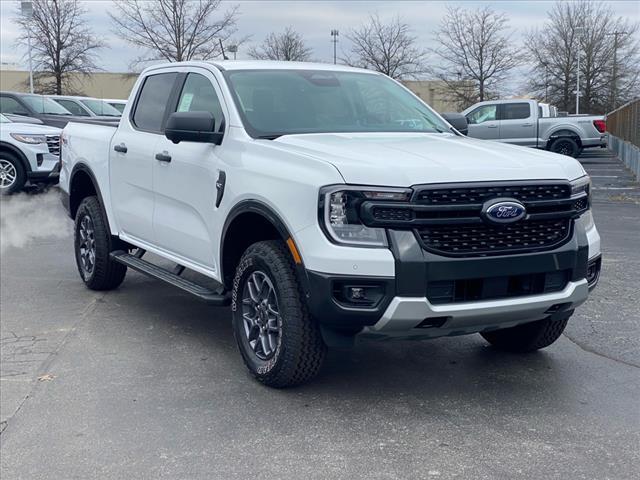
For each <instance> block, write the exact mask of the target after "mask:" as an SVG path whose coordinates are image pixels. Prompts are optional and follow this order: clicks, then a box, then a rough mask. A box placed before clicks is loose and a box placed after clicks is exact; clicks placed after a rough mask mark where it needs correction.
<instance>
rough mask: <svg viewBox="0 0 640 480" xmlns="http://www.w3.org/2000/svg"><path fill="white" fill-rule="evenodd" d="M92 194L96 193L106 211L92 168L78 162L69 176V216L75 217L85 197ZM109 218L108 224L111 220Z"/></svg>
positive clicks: (101, 206)
mask: <svg viewBox="0 0 640 480" xmlns="http://www.w3.org/2000/svg"><path fill="white" fill-rule="evenodd" d="M91 195H96V196H97V197H98V201H99V202H100V208H102V211H103V213H104V202H103V200H102V194H101V193H100V187H99V186H98V181H97V180H96V176H95V175H94V173H93V171H92V170H91V168H90V167H89V166H88V165H86V164H85V163H77V164H76V165H75V166H74V167H73V170H71V175H70V176H69V216H70V217H71V218H75V216H76V212H77V211H78V207H79V206H80V203H81V202H82V200H83V199H85V198H86V197H89V196H91ZM105 219H106V220H107V226H108V225H109V220H108V219H107V216H106V215H105Z"/></svg>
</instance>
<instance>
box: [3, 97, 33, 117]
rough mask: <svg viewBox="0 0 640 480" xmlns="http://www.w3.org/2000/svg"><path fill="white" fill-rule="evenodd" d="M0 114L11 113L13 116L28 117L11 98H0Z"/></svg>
mask: <svg viewBox="0 0 640 480" xmlns="http://www.w3.org/2000/svg"><path fill="white" fill-rule="evenodd" d="M0 113H11V114H13V115H29V112H27V109H26V108H24V107H23V106H22V105H20V103H19V102H18V101H17V100H16V99H15V98H11V97H0Z"/></svg>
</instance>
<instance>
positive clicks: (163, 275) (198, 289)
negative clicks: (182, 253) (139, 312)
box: [111, 250, 231, 306]
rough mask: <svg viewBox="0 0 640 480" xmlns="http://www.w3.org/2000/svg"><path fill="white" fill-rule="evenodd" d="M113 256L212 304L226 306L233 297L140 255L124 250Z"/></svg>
mask: <svg viewBox="0 0 640 480" xmlns="http://www.w3.org/2000/svg"><path fill="white" fill-rule="evenodd" d="M111 258H112V259H113V260H115V261H116V262H118V263H121V264H123V265H126V266H127V267H129V268H133V269H134V270H136V271H138V272H140V273H144V274H145V275H149V276H150V277H153V278H157V279H158V280H162V281H163V282H166V283H169V284H171V285H173V286H174V287H178V288H180V289H182V290H184V291H185V292H189V293H190V294H192V295H195V296H196V297H198V298H200V299H201V300H204V301H205V302H207V303H208V304H210V305H216V306H224V305H229V304H230V303H231V297H230V296H229V295H225V294H220V293H216V292H214V291H212V290H209V289H208V288H206V287H203V286H202V285H198V284H197V283H194V282H192V281H190V280H187V279H186V278H182V277H181V276H179V275H176V274H175V273H172V272H170V271H168V270H166V269H164V268H162V267H158V266H157V265H154V264H153V263H149V262H147V261H146V260H142V258H139V257H138V256H135V255H130V254H129V253H127V252H125V251H123V250H116V251H115V252H111ZM178 271H179V270H178Z"/></svg>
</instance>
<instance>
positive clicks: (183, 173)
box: [153, 68, 228, 271]
mask: <svg viewBox="0 0 640 480" xmlns="http://www.w3.org/2000/svg"><path fill="white" fill-rule="evenodd" d="M185 73H186V72H185ZM222 98H223V97H222V94H221V91H220V88H219V85H218V83H217V81H216V79H215V77H214V76H213V74H212V73H211V72H209V71H207V70H205V69H194V68H189V72H188V73H187V74H186V76H183V79H182V85H180V86H179V88H178V95H177V99H176V101H175V103H174V108H173V109H172V111H178V112H194V111H208V112H211V113H213V116H214V119H215V124H216V129H217V131H224V128H225V113H223V112H226V111H227V110H226V107H225V106H224V104H223V101H222ZM226 116H227V118H228V115H226ZM224 145H225V144H224V141H223V143H222V145H220V146H217V145H214V144H212V143H198V142H185V141H183V142H180V143H179V144H174V143H172V142H171V141H170V140H168V139H167V138H166V137H163V138H162V139H161V140H160V141H159V142H158V143H157V145H156V147H155V152H156V154H157V157H156V159H154V162H153V185H154V191H155V210H154V215H153V227H154V233H155V238H156V241H157V244H158V246H159V247H161V248H163V249H165V250H167V251H169V252H171V253H172V254H175V255H179V256H180V257H182V258H184V259H186V260H188V261H190V262H192V263H193V264H196V265H198V266H200V267H202V268H204V269H206V270H208V271H217V270H218V268H217V262H216V259H215V252H216V251H217V241H218V240H217V239H218V238H219V237H220V230H221V228H222V221H221V219H220V218H219V212H218V209H217V207H216V194H217V190H216V181H217V180H218V178H219V176H220V171H221V170H222V166H221V160H220V156H219V155H220V152H221V151H222V150H223V149H224Z"/></svg>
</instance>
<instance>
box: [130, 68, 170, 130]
mask: <svg viewBox="0 0 640 480" xmlns="http://www.w3.org/2000/svg"><path fill="white" fill-rule="evenodd" d="M177 75H178V74H177V73H159V74H157V75H150V76H148V77H147V78H146V79H145V81H144V84H143V85H142V89H141V90H140V93H139V94H138V100H137V104H136V109H135V111H134V112H133V117H132V121H133V124H134V125H135V126H136V127H138V128H140V129H142V130H148V131H150V132H156V133H162V122H163V120H164V112H165V109H166V107H167V102H168V100H169V96H170V95H171V89H172V88H173V84H174V82H175V80H176V76H177Z"/></svg>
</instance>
